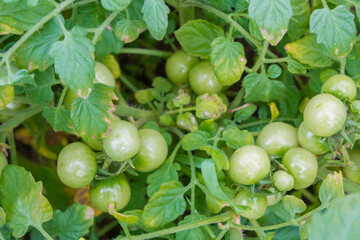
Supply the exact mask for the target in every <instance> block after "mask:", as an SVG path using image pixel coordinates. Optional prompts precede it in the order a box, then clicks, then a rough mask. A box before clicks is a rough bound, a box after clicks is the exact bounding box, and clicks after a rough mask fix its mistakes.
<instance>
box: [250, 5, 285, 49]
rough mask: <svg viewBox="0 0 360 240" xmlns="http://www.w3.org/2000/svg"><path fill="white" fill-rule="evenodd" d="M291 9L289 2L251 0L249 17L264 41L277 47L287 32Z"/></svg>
mask: <svg viewBox="0 0 360 240" xmlns="http://www.w3.org/2000/svg"><path fill="white" fill-rule="evenodd" d="M291 15H292V9H291V4H290V0H252V1H250V5H249V17H250V18H251V19H252V20H253V21H254V22H255V23H256V24H257V25H258V26H259V28H260V31H261V34H262V36H263V38H264V39H266V40H268V41H269V42H270V44H271V45H273V46H275V45H277V44H278V43H279V42H280V40H281V39H282V38H283V36H284V35H285V33H286V32H287V30H288V26H289V21H290V17H291Z"/></svg>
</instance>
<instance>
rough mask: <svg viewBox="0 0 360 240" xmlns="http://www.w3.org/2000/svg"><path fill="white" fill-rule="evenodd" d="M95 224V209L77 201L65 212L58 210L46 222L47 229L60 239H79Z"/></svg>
mask: <svg viewBox="0 0 360 240" xmlns="http://www.w3.org/2000/svg"><path fill="white" fill-rule="evenodd" d="M93 224H94V210H93V209H92V208H90V207H88V206H85V205H80V204H78V203H75V204H73V205H71V206H70V207H69V208H67V209H66V211H65V212H61V211H60V210H56V211H55V212H54V217H53V218H52V219H51V220H50V221H49V222H47V223H45V224H44V228H45V230H46V231H48V232H50V233H51V235H53V236H58V237H59V238H60V240H78V239H79V238H80V237H82V236H85V235H86V234H88V233H89V228H90V227H91V226H92V225H93Z"/></svg>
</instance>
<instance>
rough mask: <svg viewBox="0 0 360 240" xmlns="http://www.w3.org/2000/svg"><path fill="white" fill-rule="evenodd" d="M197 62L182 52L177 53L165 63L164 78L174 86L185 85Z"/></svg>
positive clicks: (194, 58)
mask: <svg viewBox="0 0 360 240" xmlns="http://www.w3.org/2000/svg"><path fill="white" fill-rule="evenodd" d="M198 62H199V59H198V58H197V57H194V56H191V55H190V54H188V53H187V52H185V51H184V50H180V51H177V52H175V53H174V54H173V55H172V56H171V57H169V58H168V59H167V61H166V64H165V72H166V76H167V77H168V78H169V80H170V81H171V82H173V83H175V84H183V83H187V81H188V78H189V73H190V70H191V68H192V67H193V66H194V65H195V64H196V63H198Z"/></svg>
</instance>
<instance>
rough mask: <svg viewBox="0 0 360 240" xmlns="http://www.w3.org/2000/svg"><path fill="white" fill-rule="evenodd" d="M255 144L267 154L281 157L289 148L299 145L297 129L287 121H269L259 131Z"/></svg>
mask: <svg viewBox="0 0 360 240" xmlns="http://www.w3.org/2000/svg"><path fill="white" fill-rule="evenodd" d="M256 145H258V146H260V147H261V148H262V149H264V150H265V152H266V153H267V154H269V156H274V157H281V156H282V155H284V154H285V153H286V152H287V151H288V150H289V149H291V148H294V147H297V146H298V145H299V143H298V138H297V130H296V128H294V127H293V126H291V125H290V124H287V123H282V122H275V123H270V124H268V125H267V126H265V127H264V128H263V129H262V130H261V131H260V133H259V136H258V138H257V140H256Z"/></svg>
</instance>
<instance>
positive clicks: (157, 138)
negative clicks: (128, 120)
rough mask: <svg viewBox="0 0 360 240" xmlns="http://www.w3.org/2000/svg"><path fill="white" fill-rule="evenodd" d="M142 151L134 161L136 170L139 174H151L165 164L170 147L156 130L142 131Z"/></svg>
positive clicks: (140, 132)
mask: <svg viewBox="0 0 360 240" xmlns="http://www.w3.org/2000/svg"><path fill="white" fill-rule="evenodd" d="M139 135H140V141H141V145H140V150H139V152H138V154H137V155H136V156H135V158H134V160H133V164H134V166H135V169H136V170H137V171H139V172H151V171H154V170H155V169H157V168H158V167H160V166H161V164H163V163H164V161H165V159H166V157H167V154H168V146H167V144H166V141H165V139H164V137H163V136H162V135H161V134H160V133H159V132H158V131H156V130H153V129H141V130H140V131H139Z"/></svg>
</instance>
